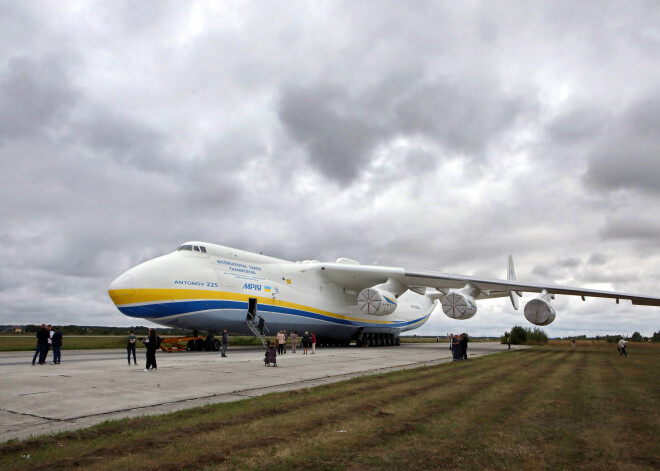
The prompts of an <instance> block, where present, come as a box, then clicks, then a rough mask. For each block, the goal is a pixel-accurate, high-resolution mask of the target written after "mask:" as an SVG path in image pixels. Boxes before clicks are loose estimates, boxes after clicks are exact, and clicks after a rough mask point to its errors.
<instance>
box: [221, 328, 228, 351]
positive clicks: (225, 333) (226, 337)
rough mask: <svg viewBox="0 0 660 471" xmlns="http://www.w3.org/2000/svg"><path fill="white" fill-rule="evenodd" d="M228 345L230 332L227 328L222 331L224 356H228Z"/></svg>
mask: <svg viewBox="0 0 660 471" xmlns="http://www.w3.org/2000/svg"><path fill="white" fill-rule="evenodd" d="M227 345H229V334H228V333H227V329H225V330H223V331H222V356H223V357H226V356H227Z"/></svg>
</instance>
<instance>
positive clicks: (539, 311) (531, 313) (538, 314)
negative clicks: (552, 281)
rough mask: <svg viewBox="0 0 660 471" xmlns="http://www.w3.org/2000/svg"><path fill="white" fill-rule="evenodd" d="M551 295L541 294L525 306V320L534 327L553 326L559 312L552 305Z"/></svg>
mask: <svg viewBox="0 0 660 471" xmlns="http://www.w3.org/2000/svg"><path fill="white" fill-rule="evenodd" d="M552 297H553V296H552V295H551V294H545V293H544V294H541V295H540V296H539V297H538V298H534V299H532V300H531V301H529V302H527V304H525V318H526V319H527V320H528V321H529V322H531V323H532V324H534V325H548V324H551V323H552V322H553V321H554V320H555V317H557V312H556V311H555V310H554V308H553V307H552V306H551V305H550V299H551V298H552Z"/></svg>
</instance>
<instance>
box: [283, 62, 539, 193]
mask: <svg viewBox="0 0 660 471" xmlns="http://www.w3.org/2000/svg"><path fill="white" fill-rule="evenodd" d="M535 109H536V98H535V96H534V95H533V94H532V93H529V94H527V95H521V94H510V93H507V92H505V91H504V90H503V88H502V87H501V86H500V84H499V82H498V80H497V79H495V78H491V79H490V80H488V79H484V80H473V79H467V78H463V77H462V78H460V79H459V78H456V79H447V78H439V79H437V80H434V81H430V82H420V81H418V80H417V79H415V78H413V77H407V76H405V75H400V74H398V75H395V76H394V77H391V78H389V79H384V80H383V81H382V82H381V83H380V84H378V85H377V86H374V87H371V88H367V89H365V90H363V91H361V92H359V93H355V94H351V93H349V92H348V91H347V90H346V89H345V88H342V87H340V86H338V85H331V84H319V85H316V86H311V87H309V86H308V87H301V86H298V87H284V88H283V89H282V90H281V99H280V102H279V108H278V115H279V118H280V120H281V121H282V123H283V125H284V127H285V129H286V130H287V131H288V133H289V134H290V135H291V136H292V137H293V138H294V139H295V140H296V141H297V142H298V143H299V144H300V145H302V146H304V147H305V148H306V149H307V151H308V156H309V160H310V163H311V164H312V165H313V166H315V167H317V168H318V169H319V170H320V171H321V172H322V173H323V174H324V175H326V176H328V177H330V178H332V179H334V180H336V181H338V182H340V183H342V184H346V183H350V182H351V181H353V180H355V179H357V178H358V176H359V172H360V171H361V170H362V169H363V167H365V166H367V165H368V164H369V163H370V162H371V160H372V159H373V151H374V149H375V148H376V147H377V146H378V145H379V144H380V143H387V142H388V140H391V139H393V138H395V137H399V136H407V137H413V138H414V137H424V138H426V139H429V140H431V141H434V142H437V143H439V144H440V145H441V146H442V147H444V148H445V149H447V150H449V151H450V152H454V153H461V154H463V155H464V156H465V157H467V158H468V159H477V160H483V158H484V157H483V155H482V153H483V151H484V150H485V149H486V148H487V147H488V146H489V145H490V144H491V143H493V141H494V140H495V139H496V138H497V137H498V136H500V135H501V134H502V133H503V132H505V131H506V130H507V129H510V128H512V127H513V126H514V125H515V124H516V123H517V122H518V120H519V119H521V118H522V117H524V116H527V115H529V114H530V113H532V112H533V111H534V110H535ZM436 158H437V159H439V156H438V157H436Z"/></svg>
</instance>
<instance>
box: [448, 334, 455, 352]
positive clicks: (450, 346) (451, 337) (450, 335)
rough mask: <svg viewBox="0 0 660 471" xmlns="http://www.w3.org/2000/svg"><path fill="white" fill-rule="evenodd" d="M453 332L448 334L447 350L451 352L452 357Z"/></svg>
mask: <svg viewBox="0 0 660 471" xmlns="http://www.w3.org/2000/svg"><path fill="white" fill-rule="evenodd" d="M453 349H454V334H449V351H450V352H451V354H452V357H453V356H454V352H453Z"/></svg>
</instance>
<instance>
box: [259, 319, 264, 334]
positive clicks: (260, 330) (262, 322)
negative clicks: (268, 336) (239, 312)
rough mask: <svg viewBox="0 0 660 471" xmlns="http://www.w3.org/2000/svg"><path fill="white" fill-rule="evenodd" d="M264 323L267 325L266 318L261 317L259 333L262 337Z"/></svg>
mask: <svg viewBox="0 0 660 471" xmlns="http://www.w3.org/2000/svg"><path fill="white" fill-rule="evenodd" d="M264 323H265V321H264V318H263V317H261V316H259V333H260V334H261V335H264Z"/></svg>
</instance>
